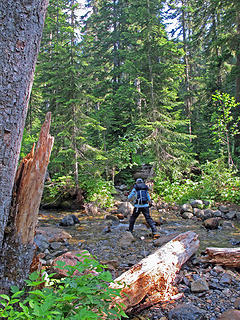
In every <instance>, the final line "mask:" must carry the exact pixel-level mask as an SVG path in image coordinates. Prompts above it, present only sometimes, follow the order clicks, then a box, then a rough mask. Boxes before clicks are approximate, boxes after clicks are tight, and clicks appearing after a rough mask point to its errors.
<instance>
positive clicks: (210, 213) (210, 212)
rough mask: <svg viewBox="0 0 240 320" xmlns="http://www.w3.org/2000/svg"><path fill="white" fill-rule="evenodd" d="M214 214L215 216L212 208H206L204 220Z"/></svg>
mask: <svg viewBox="0 0 240 320" xmlns="http://www.w3.org/2000/svg"><path fill="white" fill-rule="evenodd" d="M212 216H213V211H212V210H211V209H205V210H204V217H203V219H204V220H206V219H209V218H212Z"/></svg>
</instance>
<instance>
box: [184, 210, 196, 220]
mask: <svg viewBox="0 0 240 320" xmlns="http://www.w3.org/2000/svg"><path fill="white" fill-rule="evenodd" d="M182 217H183V218H184V219H192V217H193V213H192V212H189V211H184V212H183V213H182Z"/></svg>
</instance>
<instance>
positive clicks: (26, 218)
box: [12, 112, 54, 244]
mask: <svg viewBox="0 0 240 320" xmlns="http://www.w3.org/2000/svg"><path fill="white" fill-rule="evenodd" d="M50 123H51V113H50V112H49V113H47V115H46V119H45V122H44V124H43V126H42V128H41V132H40V136H39V140H38V143H37V146H36V150H35V152H34V147H35V146H33V148H32V151H31V152H30V153H29V154H28V155H27V156H26V157H25V158H24V159H23V160H22V161H21V163H20V165H19V167H18V170H17V173H16V178H15V186H14V193H13V207H12V212H14V215H15V223H14V224H15V230H16V232H17V234H18V235H19V236H20V237H21V241H22V243H25V244H26V243H33V240H34V233H35V227H36V224H37V217H38V209H39V205H40V201H41V197H42V192H43V187H44V180H45V175H46V170H47V166H48V163H49V158H50V154H51V150H52V147H53V142H54V138H53V137H52V136H50V134H49V130H50Z"/></svg>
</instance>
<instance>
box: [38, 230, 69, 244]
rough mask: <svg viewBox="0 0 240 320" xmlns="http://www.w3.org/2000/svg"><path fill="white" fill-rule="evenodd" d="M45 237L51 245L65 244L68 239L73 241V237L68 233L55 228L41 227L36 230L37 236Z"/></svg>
mask: <svg viewBox="0 0 240 320" xmlns="http://www.w3.org/2000/svg"><path fill="white" fill-rule="evenodd" d="M38 234H41V235H43V236H44V237H45V238H46V239H47V241H48V242H49V243H51V242H65V241H66V240H68V239H71V238H72V236H71V235H70V234H69V233H67V232H66V231H64V230H62V229H59V228H53V227H40V228H37V229H36V235H38Z"/></svg>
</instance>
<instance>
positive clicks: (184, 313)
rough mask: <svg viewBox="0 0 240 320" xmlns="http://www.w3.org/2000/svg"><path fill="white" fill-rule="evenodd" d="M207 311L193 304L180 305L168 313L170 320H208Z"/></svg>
mask: <svg viewBox="0 0 240 320" xmlns="http://www.w3.org/2000/svg"><path fill="white" fill-rule="evenodd" d="M205 313H206V312H205V310H202V309H200V308H198V307H196V306H195V305H193V304H191V303H184V304H180V305H178V306H177V307H175V308H173V309H172V310H171V311H169V312H168V319H169V320H207V316H206V315H205Z"/></svg>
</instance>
